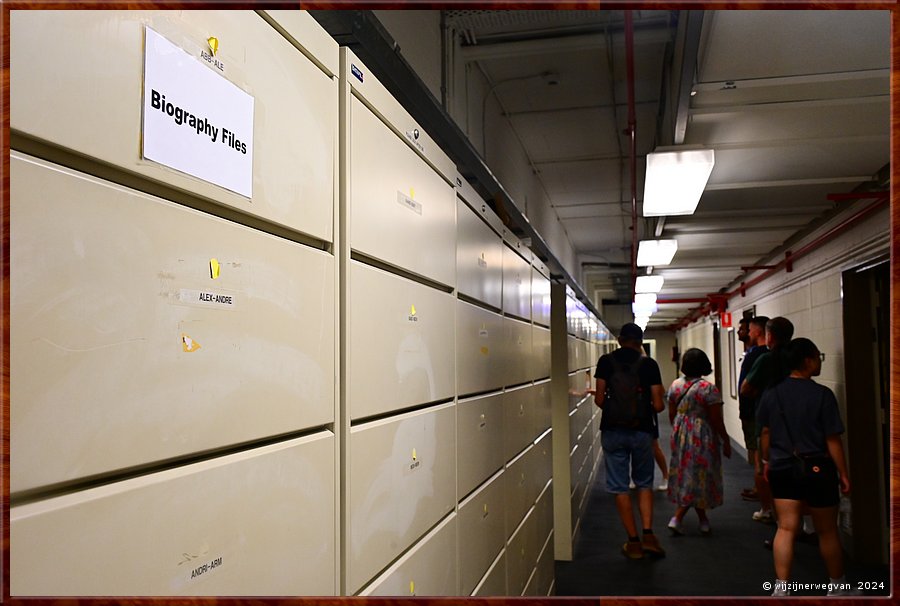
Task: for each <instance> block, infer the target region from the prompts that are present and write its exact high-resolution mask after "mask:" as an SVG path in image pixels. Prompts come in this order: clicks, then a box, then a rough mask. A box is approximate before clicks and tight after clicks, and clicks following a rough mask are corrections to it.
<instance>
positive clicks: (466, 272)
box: [456, 182, 503, 309]
mask: <svg viewBox="0 0 900 606" xmlns="http://www.w3.org/2000/svg"><path fill="white" fill-rule="evenodd" d="M463 183H464V185H463V188H461V189H460V190H459V191H458V193H460V194H463V193H464V192H467V190H471V188H472V186H471V185H469V184H468V183H466V182H463ZM472 198H475V199H474V200H473V199H472ZM463 199H465V200H466V201H467V202H466V201H463ZM470 205H471V207H470ZM456 221H457V243H456V280H457V284H456V287H457V291H458V292H459V294H461V295H464V296H467V297H470V298H472V299H475V300H477V301H481V302H482V303H484V304H485V305H489V306H490V307H493V308H494V309H500V308H501V303H502V296H503V240H502V239H501V238H500V235H499V234H498V233H497V232H495V231H494V229H492V227H490V226H489V225H488V223H489V222H490V223H491V225H492V226H495V228H496V227H499V226H497V225H496V224H499V222H500V220H499V219H498V218H497V217H496V216H495V215H494V214H493V212H492V211H491V209H490V208H488V206H487V203H485V202H482V201H481V199H480V198H478V197H477V195H476V194H475V192H474V191H471V192H470V193H467V195H465V196H463V198H457V204H456Z"/></svg>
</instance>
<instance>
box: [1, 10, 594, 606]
mask: <svg viewBox="0 0 900 606" xmlns="http://www.w3.org/2000/svg"><path fill="white" fill-rule="evenodd" d="M10 19H11V22H10V23H11V24H10V29H11V45H10V62H11V79H12V80H11V91H10V103H11V117H10V122H11V131H12V135H13V138H14V140H15V142H14V144H13V151H12V152H11V154H10V190H11V195H10V198H11V203H10V223H11V226H12V228H11V241H10V260H11V270H10V282H11V294H10V317H11V322H10V345H11V352H12V353H11V362H10V364H11V376H12V378H11V386H10V389H11V391H10V399H11V406H10V422H11V427H12V429H11V434H10V450H11V453H10V496H11V501H12V505H11V509H10V541H11V543H10V564H11V582H10V589H11V593H12V594H13V595H23V596H24V595H58V596H63V595H85V596H97V595H147V596H163V595H166V596H168V595H260V596H269V595H333V594H335V593H344V594H348V595H352V594H358V593H367V594H371V595H383V594H385V593H387V594H392V595H470V594H475V595H522V594H526V595H547V594H548V593H550V592H552V589H553V583H554V582H553V532H554V530H553V516H552V478H551V476H552V465H551V454H552V449H551V441H552V432H551V431H550V425H551V414H550V395H549V391H550V389H549V386H550V382H549V376H550V366H551V365H550V330H549V328H548V327H549V325H550V305H549V294H550V280H549V271H548V269H547V267H546V266H545V265H544V264H543V263H541V262H540V260H539V259H536V258H534V256H533V255H532V254H531V253H530V251H529V250H528V249H527V247H526V246H525V244H524V243H523V242H522V241H520V240H518V239H517V238H516V237H515V235H514V234H512V233H510V232H509V231H508V229H507V228H506V227H505V226H504V225H503V224H502V222H500V221H499V219H498V218H497V217H496V215H494V214H493V212H492V211H491V210H490V208H488V207H487V206H486V205H485V204H484V202H483V201H482V200H481V199H480V198H478V196H477V194H476V193H475V192H474V190H472V188H471V187H470V186H469V185H468V184H467V183H465V182H464V181H463V180H461V179H460V178H459V177H458V176H457V172H456V167H455V166H453V164H452V163H451V162H450V160H449V158H448V156H447V155H446V154H444V152H443V151H442V150H440V148H439V147H438V146H437V145H436V144H435V142H434V141H433V140H432V139H431V138H430V137H429V135H428V133H427V132H426V130H425V129H424V128H423V127H422V125H419V124H417V123H416V122H415V121H413V120H412V118H411V117H410V116H409V114H408V113H406V111H405V110H404V109H403V108H402V107H401V106H400V104H399V103H398V102H397V101H396V100H395V99H393V98H392V97H391V96H390V94H389V93H388V92H387V90H386V89H385V88H384V87H383V86H382V85H381V84H380V83H379V82H378V80H377V79H375V78H374V77H372V75H371V73H370V72H369V71H368V69H367V68H366V66H365V65H364V64H363V63H362V62H360V61H359V60H358V58H356V57H355V56H354V55H353V53H352V52H350V51H349V50H347V49H339V48H338V46H337V44H336V43H335V42H334V40H333V39H332V38H331V37H330V36H329V35H328V34H327V33H326V32H324V30H322V29H321V28H320V27H319V26H318V25H317V24H316V23H315V21H314V20H313V19H312V18H311V17H310V16H309V14H308V13H306V12H303V11H266V12H263V11H259V12H249V11H215V12H202V11H200V12H193V11H179V12H166V11H82V12H77V13H75V12H71V11H15V12H14V13H12V14H11V17H10ZM85 33H88V34H89V35H85ZM48 37H51V38H52V39H54V40H57V41H59V44H64V45H65V48H66V49H67V50H66V57H67V64H66V69H65V70H62V71H60V70H59V66H58V61H55V60H54V59H53V58H52V57H51V56H49V55H48V54H47V53H46V52H44V50H43V49H42V47H41V46H40V44H41V42H40V41H41V40H46V39H47V38H48ZM157 37H160V38H162V39H165V40H166V41H167V43H170V44H171V45H173V46H174V47H177V49H179V50H178V52H177V53H175V55H176V56H177V57H178V59H177V60H178V61H182V62H185V63H186V64H189V65H191V66H193V69H196V65H194V64H195V63H199V64H200V65H201V69H205V70H212V73H213V74H215V76H216V78H218V79H220V80H226V81H228V83H229V84H230V85H233V86H234V87H237V88H239V89H240V90H241V91H243V93H244V94H246V95H249V96H251V97H252V101H253V108H254V109H253V116H252V123H253V133H252V138H251V140H249V141H248V142H246V143H247V144H248V146H249V147H248V148H247V151H248V152H250V156H252V157H251V158H249V159H250V160H252V161H251V162H249V164H250V166H251V167H252V169H251V171H250V172H251V174H252V179H251V187H252V194H251V195H242V194H238V193H235V192H234V191H231V190H229V189H227V188H225V187H221V186H219V185H215V184H213V183H211V182H210V181H209V180H207V179H204V178H200V177H198V176H192V175H191V174H189V173H188V172H185V171H182V170H179V169H175V168H171V167H169V166H166V165H163V164H161V163H159V162H154V161H151V160H149V159H147V158H145V157H144V156H143V155H142V153H141V150H142V147H141V145H142V140H144V139H145V135H146V130H145V128H146V127H145V123H144V119H145V118H146V111H147V110H146V107H145V105H142V100H143V99H145V94H147V93H148V91H147V90H146V86H145V84H146V82H145V80H144V79H143V78H144V66H145V65H146V61H147V57H148V54H149V53H151V52H156V51H155V50H152V49H150V45H151V44H154V42H152V41H153V40H156V39H157ZM213 41H216V42H215V44H213ZM182 55H183V56H182ZM97 65H103V66H104V69H102V70H101V69H97ZM285 74H290V77H286V76H285ZM173 86H174V85H173ZM178 86H181V87H186V88H185V90H190V88H191V84H190V82H179V83H178ZM203 92H204V91H194V93H195V94H197V95H198V96H199V95H200V93H203ZM167 93H168V96H167V98H168V100H169V102H170V103H171V105H170V106H168V107H172V108H173V111H172V112H171V113H167V112H165V111H163V112H162V114H163V115H165V116H167V117H166V118H165V119H167V120H169V119H172V120H178V119H179V118H176V117H175V116H176V113H175V109H174V108H175V106H176V105H177V106H178V107H181V106H184V107H187V106H189V105H190V103H189V101H187V100H185V99H183V98H179V97H178V96H177V95H175V93H173V92H171V91H167ZM198 102H199V101H198ZM165 107H167V106H165V105H164V106H163V108H164V110H165ZM339 108H344V110H345V111H343V112H341V111H340V109H339ZM184 124H187V122H184ZM186 128H187V126H185V129H186ZM191 128H193V126H191ZM200 133H201V129H199V128H198V129H197V135H198V136H199V134H200ZM342 193H343V194H346V195H340V194H342ZM343 234H345V235H346V237H345V236H344V235H343ZM345 261H346V262H345ZM342 268H344V269H342ZM342 301H346V304H345V305H342V303H341V302H342ZM572 338H573V339H576V340H577V341H578V344H577V345H576V346H575V348H576V349H577V350H578V351H579V352H580V351H581V350H582V349H583V346H582V345H581V343H582V342H584V338H583V337H575V336H573V337H572ZM576 355H577V354H576ZM582 357H584V356H582ZM579 359H580V358H579ZM342 377H343V382H341V378H342ZM342 393H345V394H346V399H345V401H344V402H339V400H340V394H342ZM342 502H344V503H345V504H346V507H345V508H342V506H341V503H342ZM451 553H452V554H454V557H448V556H447V554H451ZM50 562H52V563H53V564H52V567H51V566H48V564H49V563H50ZM48 570H52V573H48V572H47V571H48Z"/></svg>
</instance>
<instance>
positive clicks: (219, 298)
mask: <svg viewBox="0 0 900 606" xmlns="http://www.w3.org/2000/svg"><path fill="white" fill-rule="evenodd" d="M178 301H179V302H180V303H185V304H187V305H201V306H203V307H215V308H218V309H236V308H237V298H236V297H235V296H234V294H233V293H224V292H215V291H212V290H193V289H190V288H182V289H181V290H180V291H179V292H178Z"/></svg>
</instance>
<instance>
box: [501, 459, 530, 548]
mask: <svg viewBox="0 0 900 606" xmlns="http://www.w3.org/2000/svg"><path fill="white" fill-rule="evenodd" d="M535 448H536V447H535V446H534V445H532V446H529V447H528V449H527V450H525V451H524V452H522V454H520V455H519V456H518V457H516V458H515V459H514V460H512V461H510V462H509V464H508V465H507V466H506V471H505V472H504V473H503V479H504V481H503V484H504V487H505V488H504V490H505V495H506V496H505V502H506V532H507V534H509V533H511V532H512V531H513V530H515V528H516V527H517V526H518V525H519V523H521V521H522V518H523V517H524V516H525V514H526V513H527V512H528V510H529V509H530V508H531V506H532V505H534V498H535V493H534V485H535V482H536V480H535V470H534V461H535V457H534V451H535Z"/></svg>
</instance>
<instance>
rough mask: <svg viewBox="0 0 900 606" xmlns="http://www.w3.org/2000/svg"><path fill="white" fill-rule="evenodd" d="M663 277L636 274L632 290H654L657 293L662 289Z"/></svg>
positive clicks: (638, 291)
mask: <svg viewBox="0 0 900 606" xmlns="http://www.w3.org/2000/svg"><path fill="white" fill-rule="evenodd" d="M664 281H665V278H663V277H662V276H638V278H637V282H635V285H634V292H636V293H643V292H655V293H658V292H659V291H660V290H662V285H663V282H664Z"/></svg>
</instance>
